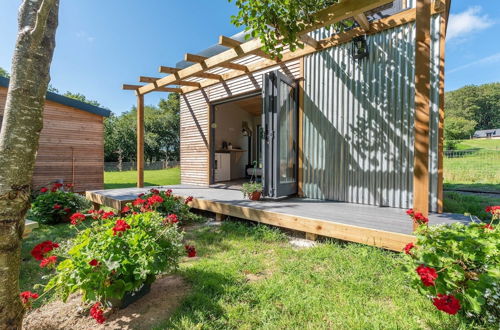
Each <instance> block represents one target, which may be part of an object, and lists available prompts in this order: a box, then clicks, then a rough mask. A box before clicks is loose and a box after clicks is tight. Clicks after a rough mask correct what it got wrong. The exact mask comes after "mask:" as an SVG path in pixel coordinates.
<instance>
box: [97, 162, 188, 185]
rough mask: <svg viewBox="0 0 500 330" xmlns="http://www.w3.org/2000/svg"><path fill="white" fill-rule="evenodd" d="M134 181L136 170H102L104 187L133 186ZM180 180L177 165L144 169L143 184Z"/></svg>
mask: <svg viewBox="0 0 500 330" xmlns="http://www.w3.org/2000/svg"><path fill="white" fill-rule="evenodd" d="M136 182H137V171H124V172H104V189H116V188H129V187H135V186H136ZM180 182H181V170H180V168H179V167H174V168H168V169H165V170H151V171H144V185H145V186H165V185H174V184H179V183H180Z"/></svg>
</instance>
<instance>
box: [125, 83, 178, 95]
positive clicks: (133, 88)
mask: <svg viewBox="0 0 500 330" xmlns="http://www.w3.org/2000/svg"><path fill="white" fill-rule="evenodd" d="M144 86H145V85H129V84H124V85H123V87H122V89H123V90H129V91H139V89H140V88H141V87H144ZM153 92H167V93H182V89H181V88H171V87H158V88H156V89H155V90H154V91H153Z"/></svg>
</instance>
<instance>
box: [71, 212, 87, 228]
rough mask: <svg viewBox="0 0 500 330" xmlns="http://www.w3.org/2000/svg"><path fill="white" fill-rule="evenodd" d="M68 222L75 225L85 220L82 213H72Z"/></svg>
mask: <svg viewBox="0 0 500 330" xmlns="http://www.w3.org/2000/svg"><path fill="white" fill-rule="evenodd" d="M69 220H71V224H72V225H75V226H76V225H77V224H79V223H80V222H82V221H84V220H85V215H84V214H82V213H74V214H73V215H72V216H71V217H70V218H69Z"/></svg>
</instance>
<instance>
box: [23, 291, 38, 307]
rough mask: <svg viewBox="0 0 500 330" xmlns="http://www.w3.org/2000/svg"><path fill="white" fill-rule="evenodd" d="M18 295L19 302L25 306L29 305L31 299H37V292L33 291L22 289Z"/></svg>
mask: <svg viewBox="0 0 500 330" xmlns="http://www.w3.org/2000/svg"><path fill="white" fill-rule="evenodd" d="M19 297H20V298H21V302H22V303H23V305H24V306H25V307H29V306H31V300H32V299H33V300H35V299H38V293H34V292H31V291H23V292H21V293H20V294H19Z"/></svg>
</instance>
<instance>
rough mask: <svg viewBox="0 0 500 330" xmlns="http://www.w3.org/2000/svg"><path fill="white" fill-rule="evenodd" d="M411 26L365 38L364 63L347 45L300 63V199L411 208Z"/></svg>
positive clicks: (412, 49)
mask: <svg viewBox="0 0 500 330" xmlns="http://www.w3.org/2000/svg"><path fill="white" fill-rule="evenodd" d="M413 26H414V25H413V24H409V25H406V26H402V27H400V28H396V29H393V30H389V31H387V32H386V33H381V34H377V35H373V36H370V37H368V40H367V41H368V44H369V49H370V56H369V58H368V59H364V60H361V61H354V60H353V58H352V56H351V54H350V46H351V45H350V43H348V44H345V45H341V46H338V47H334V48H330V49H328V50H325V51H322V52H319V53H315V54H313V55H311V56H309V57H308V59H307V60H306V62H305V77H306V80H305V86H304V98H305V99H304V124H303V125H304V126H303V130H304V131H303V132H304V154H303V155H302V156H303V167H304V186H303V187H304V188H303V190H304V194H305V195H306V197H310V198H320V199H330V200H339V201H346V202H353V203H361V204H371V205H380V206H391V207H400V208H409V207H411V204H412V190H413V136H414V132H413V121H414V117H413V112H414V72H415V68H414V43H413V40H414V38H413V36H414V30H413ZM432 130H433V134H436V130H437V124H436V125H432Z"/></svg>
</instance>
